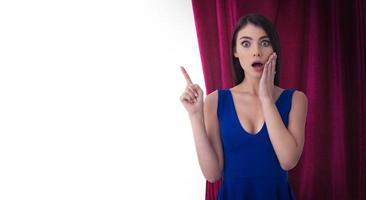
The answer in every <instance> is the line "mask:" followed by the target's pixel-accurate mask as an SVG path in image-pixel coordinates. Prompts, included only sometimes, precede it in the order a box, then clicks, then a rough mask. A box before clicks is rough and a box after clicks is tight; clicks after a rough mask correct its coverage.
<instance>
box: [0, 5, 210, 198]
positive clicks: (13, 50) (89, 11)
mask: <svg viewBox="0 0 366 200" xmlns="http://www.w3.org/2000/svg"><path fill="white" fill-rule="evenodd" d="M180 65H183V66H185V67H186V69H187V71H188V73H190V75H191V78H192V80H193V81H194V82H196V83H198V84H200V86H201V88H202V89H203V90H204V91H205V86H204V82H203V75H202V67H201V62H200V56H199V50H198V42H197V36H196V32H195V25H194V18H193V11H192V5H191V1H190V0H186V1H184V0H173V1H172V0H155V1H149V0H144V1H111V0H103V1H102V0H94V1H93V0H88V1H87V0H62V1H46V0H44V1H40V0H34V1H25V0H22V1H17V0H13V1H1V2H0V199H2V200H8V199H9V200H10V199H37V200H41V199H47V200H49V199H52V200H53V199H68V200H69V199H78V200H79V199H88V200H89V199H103V200H104V199H204V191H205V179H204V177H203V175H202V173H201V170H200V168H199V165H198V160H197V156H196V151H195V147H194V141H193V135H192V131H191V126H190V122H189V118H188V115H187V112H186V111H185V109H184V107H183V106H182V105H181V103H180V101H179V96H180V95H181V93H182V92H183V90H184V88H185V80H184V77H183V76H182V74H181V72H180V69H179V66H180Z"/></svg>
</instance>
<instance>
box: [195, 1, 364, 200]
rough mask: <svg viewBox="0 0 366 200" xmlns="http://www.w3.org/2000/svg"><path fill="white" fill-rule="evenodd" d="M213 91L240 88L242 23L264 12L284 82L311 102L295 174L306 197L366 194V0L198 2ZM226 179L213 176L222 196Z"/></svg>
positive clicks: (209, 188) (210, 192)
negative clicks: (237, 50)
mask: <svg viewBox="0 0 366 200" xmlns="http://www.w3.org/2000/svg"><path fill="white" fill-rule="evenodd" d="M192 7H193V13H194V19H195V25H196V30H197V37H198V43H199V48H200V54H201V62H202V68H203V73H204V78H205V84H206V94H209V93H211V92H213V91H214V90H216V89H219V88H221V89H224V88H230V87H232V86H233V84H234V83H233V75H232V68H231V55H230V45H231V37H232V35H231V34H232V31H233V30H234V26H235V24H236V21H237V20H238V19H239V17H241V16H242V15H245V14H248V13H260V14H262V15H264V16H266V17H267V18H268V19H270V20H271V21H272V22H273V23H274V24H275V26H276V28H277V30H278V32H279V35H280V42H281V54H282V57H281V70H280V75H281V76H280V86H281V87H283V88H296V89H298V90H301V91H303V92H304V93H305V94H306V95H307V97H308V102H309V107H308V118H307V123H306V133H305V146H304V150H303V154H302V157H301V159H300V161H299V163H298V165H297V166H296V167H295V168H294V169H293V170H291V171H289V180H290V183H291V186H292V189H293V190H294V192H295V194H296V197H297V198H298V199H359V200H361V199H362V200H363V199H366V192H365V188H366V173H365V169H366V155H365V152H366V147H365V146H366V135H365V134H366V126H365V124H366V120H365V119H366V114H365V112H366V106H365V102H366V71H365V68H366V49H365V46H366V20H365V18H366V16H365V12H364V11H365V10H366V6H365V1H363V0H354V1H349V0H324V1H317V0H293V1H290V0H287V1H286V0H282V1H279V0H241V1H240V0H214V1H212V0H210V1H208V0H199V1H198V0H192ZM220 184H221V180H219V181H217V182H216V183H214V184H211V183H209V182H206V199H210V200H211V199H215V198H216V195H217V191H218V189H219V186H220Z"/></svg>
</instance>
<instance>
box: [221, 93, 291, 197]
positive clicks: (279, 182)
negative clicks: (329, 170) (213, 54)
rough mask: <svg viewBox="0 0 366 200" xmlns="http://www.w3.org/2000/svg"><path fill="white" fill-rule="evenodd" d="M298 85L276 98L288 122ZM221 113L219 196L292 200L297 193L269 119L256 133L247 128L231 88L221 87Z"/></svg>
mask: <svg viewBox="0 0 366 200" xmlns="http://www.w3.org/2000/svg"><path fill="white" fill-rule="evenodd" d="M294 91H295V90H294V89H287V90H284V91H283V92H282V93H281V94H280V96H279V97H278V99H277V100H276V103H275V104H276V106H277V109H278V111H279V113H280V115H281V118H282V121H283V122H284V124H285V126H286V127H287V125H288V115H289V111H290V109H291V102H292V95H293V93H294ZM217 116H218V120H219V125H220V137H221V141H222V147H223V153H224V169H223V176H222V182H221V186H220V189H219V192H218V196H217V198H218V199H219V200H247V199H248V200H249V199H250V200H272V199H273V200H275V199H276V200H292V199H295V196H294V194H293V192H292V190H291V187H290V185H289V182H288V175H287V171H285V170H283V169H282V168H281V166H280V163H279V161H278V159H277V156H276V154H275V151H274V149H273V147H272V143H271V141H270V138H269V135H268V131H267V127H266V123H264V124H263V126H262V128H261V130H260V131H259V132H258V133H256V134H251V133H248V132H246V131H245V129H244V128H243V127H242V126H241V124H240V121H239V118H238V115H237V113H236V110H235V106H234V101H233V96H232V93H231V91H230V90H229V89H224V90H218V107H217Z"/></svg>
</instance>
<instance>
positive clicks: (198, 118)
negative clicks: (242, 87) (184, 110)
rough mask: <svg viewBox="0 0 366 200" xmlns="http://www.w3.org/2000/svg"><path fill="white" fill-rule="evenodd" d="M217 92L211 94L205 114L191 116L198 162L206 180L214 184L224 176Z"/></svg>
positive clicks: (206, 103)
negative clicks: (217, 111) (217, 112)
mask: <svg viewBox="0 0 366 200" xmlns="http://www.w3.org/2000/svg"><path fill="white" fill-rule="evenodd" d="M217 95H218V93H217V91H215V92H213V93H211V94H209V95H208V96H207V97H206V99H205V103H204V112H203V113H197V114H196V115H189V118H190V120H191V125H192V131H193V136H194V141H195V145H196V151H197V156H198V161H199V164H200V167H201V170H202V173H203V175H204V176H205V178H206V180H208V181H209V182H211V183H213V182H215V181H216V180H218V179H219V178H221V176H222V169H223V153H222V145H221V139H220V130H219V125H218V120H217V115H216V110H217Z"/></svg>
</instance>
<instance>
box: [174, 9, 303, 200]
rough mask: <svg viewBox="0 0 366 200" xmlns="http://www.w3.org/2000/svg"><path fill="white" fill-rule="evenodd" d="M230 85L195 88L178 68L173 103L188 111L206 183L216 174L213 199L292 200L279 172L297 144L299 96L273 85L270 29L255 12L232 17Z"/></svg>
mask: <svg viewBox="0 0 366 200" xmlns="http://www.w3.org/2000/svg"><path fill="white" fill-rule="evenodd" d="M232 59H233V67H234V71H235V78H236V83H235V86H234V87H232V88H230V89H223V90H220V89H219V90H216V91H214V92H212V93H211V94H209V95H208V96H207V97H206V99H205V102H204V103H203V91H202V89H201V88H200V87H199V86H198V85H197V84H193V83H192V81H191V79H190V78H189V75H188V74H187V72H186V71H185V69H184V68H183V67H182V68H181V69H182V72H183V75H184V76H185V78H186V81H187V87H186V89H185V91H184V92H183V94H182V95H181V97H180V100H181V102H182V104H183V105H184V107H185V108H186V110H187V111H188V113H189V118H190V120H191V125H192V130H193V134H194V141H195V146H196V150H197V155H198V160H199V164H200V167H201V170H202V172H203V175H204V176H205V178H206V179H207V180H208V181H209V182H215V181H216V180H218V179H220V178H222V184H221V187H220V190H219V193H218V199H228V200H236V199H238V200H239V199H240V200H242V199H263V200H264V199H266V200H268V199H295V197H294V195H293V193H292V190H291V187H290V185H289V183H288V177H287V171H288V170H290V169H292V168H294V167H295V166H296V164H297V162H298V161H299V159H300V156H301V153H302V150H303V146H304V132H305V122H306V115H307V97H306V96H305V94H304V93H303V92H301V91H297V90H294V89H283V88H280V87H279V86H278V83H279V76H278V72H279V67H280V66H279V64H280V62H279V60H280V46H279V39H278V34H277V32H276V30H275V28H274V26H273V25H272V24H271V22H269V21H268V20H267V19H266V18H265V17H263V16H261V15H257V14H250V15H246V16H244V17H242V18H240V19H239V21H238V24H237V26H236V28H235V30H234V33H233V38H232Z"/></svg>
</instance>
